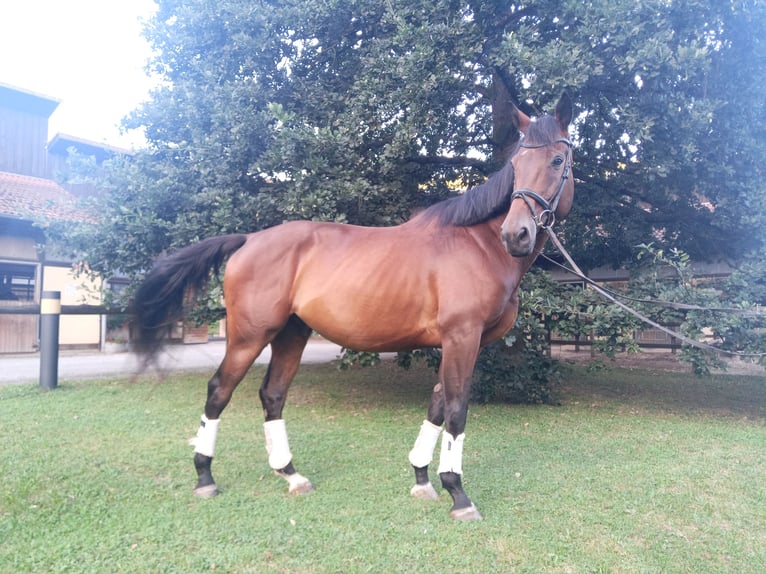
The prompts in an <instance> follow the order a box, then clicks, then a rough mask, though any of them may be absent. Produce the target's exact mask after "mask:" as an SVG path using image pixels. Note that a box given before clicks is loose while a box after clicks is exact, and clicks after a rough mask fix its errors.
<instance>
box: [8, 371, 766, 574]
mask: <svg viewBox="0 0 766 574" xmlns="http://www.w3.org/2000/svg"><path fill="white" fill-rule="evenodd" d="M262 373H263V371H262V370H261V369H255V370H254V372H253V373H252V374H251V375H250V376H249V377H248V379H247V380H246V381H245V382H243V384H242V385H241V387H240V388H239V389H238V391H237V393H236V394H235V395H234V399H233V401H232V403H231V405H230V406H229V408H228V409H227V410H226V412H225V413H224V417H223V421H222V423H221V430H220V433H219V438H218V448H217V451H216V461H215V463H214V473H215V475H216V478H217V481H218V484H219V486H220V487H221V489H222V491H223V492H222V494H221V495H220V496H218V497H216V498H214V499H210V500H199V499H196V498H194V497H193V496H192V487H193V486H194V483H195V473H194V469H193V466H192V461H191V459H192V447H190V446H188V444H187V440H188V439H189V437H191V436H192V435H193V434H194V433H195V432H196V428H197V424H198V420H199V415H200V413H201V411H202V406H203V400H204V395H205V385H206V382H207V379H206V377H205V376H202V375H198V374H195V375H187V376H177V377H172V378H170V379H169V380H167V381H164V382H158V381H156V380H152V379H150V378H147V379H144V380H143V381H142V382H138V383H130V382H128V381H126V380H113V381H108V380H107V381H88V382H78V383H66V384H63V385H61V387H60V388H59V389H58V390H56V391H54V392H42V391H40V390H38V388H37V387H36V386H34V385H28V386H11V387H5V388H0V437H1V439H2V447H3V448H2V456H1V457H0V470H1V471H2V480H0V572H3V573H5V572H14V573H16V572H41V573H42V572H46V573H47V572H105V573H107V572H108V573H115V572H127V573H133V572H184V573H189V572H209V571H217V572H236V573H239V572H285V573H287V572H290V573H314V572H316V573H319V572H386V573H389V572H418V573H424V572H425V573H428V572H445V571H446V572H530V573H537V572H561V573H569V572H572V573H584V572H615V573H623V572H624V573H639V572H646V573H651V572H657V573H660V572H661V573H670V572H678V573H702V572H726V573H730V572H732V573H734V572H735V573H749V572H752V573H754V574H755V573H758V574H761V573H763V572H765V571H766V480H764V479H765V478H766V424H765V423H766V379H764V378H763V377H734V376H718V377H715V378H710V379H704V380H696V379H693V378H691V377H689V376H688V375H684V374H679V373H664V372H649V371H638V370H635V371H629V370H620V369H610V370H607V371H602V372H598V373H589V372H588V371H587V370H586V369H584V368H582V367H577V368H575V367H570V368H568V369H567V370H566V376H565V381H564V383H563V385H562V387H561V388H560V389H559V391H558V397H557V398H558V400H559V401H560V403H561V404H560V405H559V406H511V405H488V406H478V405H476V406H472V408H471V411H470V413H469V426H468V429H467V439H466V444H465V457H464V470H465V476H464V481H465V486H466V490H467V492H468V493H469V495H470V496H471V497H472V498H473V499H474V501H475V502H476V504H477V506H478V507H479V509H480V511H481V512H482V513H483V515H484V517H485V520H484V521H482V522H477V523H466V524H464V523H454V522H453V521H452V520H451V519H450V518H449V514H448V510H449V507H450V501H449V497H448V495H446V493H442V499H441V500H440V501H438V502H426V501H421V500H415V499H412V498H410V497H409V494H408V491H409V488H410V486H411V485H412V483H413V476H412V472H411V469H410V467H409V463H408V462H407V453H408V452H409V449H410V448H411V446H412V442H413V441H414V439H415V436H416V435H417V431H418V428H419V426H420V423H421V421H422V419H423V417H424V414H425V408H426V405H427V401H428V397H429V394H430V389H431V385H432V384H433V377H434V376H433V374H432V373H430V372H428V371H427V370H424V369H422V368H417V369H413V370H412V371H409V372H407V371H401V370H398V369H396V368H395V367H393V366H392V365H389V364H384V365H382V366H380V367H378V368H374V369H366V370H352V371H349V372H339V371H337V370H336V369H335V367H334V366H332V365H323V366H311V367H306V368H304V369H303V370H302V372H301V374H299V376H298V378H297V379H296V381H295V384H294V386H293V389H292V390H291V396H290V399H289V400H288V408H287V409H286V413H285V415H286V418H287V424H288V431H289V433H290V437H291V446H292V451H293V454H294V456H295V459H294V460H295V464H296V467H297V468H298V471H299V472H301V473H302V474H305V475H306V476H308V477H309V478H310V479H311V480H312V481H313V482H314V484H315V485H316V487H317V491H316V492H315V493H313V494H311V495H308V496H303V497H293V496H289V495H287V493H286V483H285V482H284V481H282V480H281V479H277V478H276V477H274V476H273V475H272V474H271V472H270V470H269V467H268V464H267V461H266V454H265V449H264V446H263V431H262V426H261V424H262V415H261V408H260V402H259V400H258V393H257V390H258V381H259V380H260V377H261V375H262Z"/></svg>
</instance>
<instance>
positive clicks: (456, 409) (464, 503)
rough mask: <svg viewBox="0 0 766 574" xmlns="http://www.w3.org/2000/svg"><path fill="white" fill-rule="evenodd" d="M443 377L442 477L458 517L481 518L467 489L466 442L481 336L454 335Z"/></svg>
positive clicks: (448, 343) (444, 356)
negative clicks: (473, 380)
mask: <svg viewBox="0 0 766 574" xmlns="http://www.w3.org/2000/svg"><path fill="white" fill-rule="evenodd" d="M442 352H443V354H442V362H441V366H440V368H439V379H440V381H441V383H442V385H443V387H444V433H443V434H442V445H441V452H440V454H439V469H438V473H439V477H440V478H441V481H442V486H443V487H444V489H445V490H446V491H447V492H449V493H450V496H451V497H452V502H453V504H452V508H451V509H450V515H451V516H452V518H454V519H455V520H481V518H482V516H481V514H480V513H479V511H478V510H477V509H476V507H475V506H474V504H473V502H471V499H470V498H468V495H467V494H466V493H465V491H464V490H463V479H462V477H463V442H464V440H465V426H466V420H467V418H468V399H469V397H470V394H471V376H472V374H473V368H474V365H475V363H476V357H477V356H478V354H479V338H478V337H476V338H475V340H474V339H466V338H453V339H450V340H448V341H446V342H445V344H444V345H443V347H442Z"/></svg>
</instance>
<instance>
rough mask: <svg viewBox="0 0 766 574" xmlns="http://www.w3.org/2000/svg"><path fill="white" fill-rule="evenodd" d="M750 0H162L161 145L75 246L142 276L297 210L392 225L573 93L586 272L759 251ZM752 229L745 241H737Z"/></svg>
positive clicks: (117, 184) (763, 76)
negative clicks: (515, 110)
mask: <svg viewBox="0 0 766 574" xmlns="http://www.w3.org/2000/svg"><path fill="white" fill-rule="evenodd" d="M765 12H766V11H764V10H763V9H762V7H761V6H760V4H759V3H758V2H753V1H750V0H738V1H736V2H724V3H722V2H717V1H714V0H694V1H692V2H684V3H667V2H660V1H649V2H641V3H635V2H633V1H632V0H619V1H614V0H608V1H607V0H599V1H597V2H588V3H585V4H583V3H581V2H563V3H561V2H551V1H550V0H535V1H534V2H529V3H526V4H524V5H519V4H514V3H499V2H487V1H479V2H471V3H468V4H461V3H456V2H454V1H452V0H437V1H434V0H429V1H428V2H426V1H424V0H417V1H414V2H413V1H412V0H407V1H406V2H405V1H404V0H391V1H388V2H379V1H378V0H354V1H353V2H350V1H348V0H339V1H337V2H330V3H327V2H317V1H315V0H312V1H309V2H306V1H301V2H296V1H287V2H257V3H253V2H251V1H249V0H222V1H220V2H210V1H209V0H190V1H189V2H184V3H179V2H177V1H176V0H161V1H160V2H158V11H157V13H156V15H155V16H154V17H153V18H152V19H150V20H149V21H148V22H147V25H146V31H145V33H146V37H147V38H148V40H149V41H150V42H151V44H152V45H153V47H154V48H155V57H154V59H153V61H152V62H151V63H150V65H149V68H150V69H151V71H153V72H154V73H156V74H158V75H159V76H160V77H161V78H162V79H163V82H162V84H161V85H160V86H159V87H158V88H157V89H156V90H155V92H154V93H153V94H152V96H151V98H150V99H149V101H147V102H146V104H144V105H143V106H142V107H141V108H139V109H138V110H136V111H135V112H134V113H133V114H132V116H131V117H130V119H129V120H128V121H127V122H126V127H128V128H141V129H143V130H144V131H145V133H146V137H147V139H148V142H149V146H148V148H147V149H145V150H141V151H139V152H138V153H137V154H136V156H135V157H134V158H132V160H131V161H121V160H119V161H115V162H112V164H111V165H109V166H108V168H109V169H107V173H106V175H105V176H104V179H105V181H103V182H102V183H101V188H102V189H103V191H104V194H105V197H104V198H102V199H101V200H100V201H98V202H97V205H95V206H93V207H94V214H95V218H96V221H94V222H93V225H88V226H86V228H85V229H81V230H79V231H76V232H74V231H72V230H70V236H72V237H71V238H72V239H73V240H75V239H77V240H79V241H77V245H78V247H79V248H80V249H81V251H82V254H83V257H87V258H88V261H89V262H90V264H91V267H92V268H93V269H94V270H96V271H98V272H100V273H105V274H107V275H109V274H112V273H116V272H118V271H119V272H120V273H125V274H128V275H129V276H133V275H137V274H138V273H140V271H141V270H143V269H146V267H147V266H148V264H149V262H150V261H151V259H152V258H153V257H154V256H156V255H157V254H159V253H162V252H163V251H165V250H167V249H172V248H174V247H177V246H180V245H184V244H188V243H190V242H193V241H195V240H197V239H199V238H202V237H207V236H210V235H214V234H219V233H225V232H235V231H254V230H257V229H260V228H263V227H266V226H270V225H274V224H278V223H281V222H282V221H284V220H286V219H297V218H301V219H321V220H331V221H347V222H351V223H361V224H368V225H370V224H371V225H389V224H393V223H398V222H401V221H402V220H404V219H406V218H407V217H408V216H409V214H410V213H411V210H412V209H413V208H416V207H418V206H421V205H423V204H427V203H431V202H433V201H435V200H438V199H441V198H443V197H445V196H446V194H447V193H448V187H447V184H448V182H454V181H457V180H460V181H463V182H464V183H466V184H471V183H476V182H477V181H479V180H480V179H481V178H483V177H484V176H485V175H486V174H487V173H488V172H490V171H493V170H494V169H496V168H497V167H498V163H499V162H500V161H502V159H503V158H504V157H505V154H506V153H507V151H508V146H509V145H511V144H512V143H513V141H514V140H515V134H513V133H512V129H511V128H510V119H509V113H508V104H507V102H508V100H509V98H512V99H513V98H515V99H516V100H518V102H519V105H520V106H521V107H522V108H523V109H524V110H525V111H526V112H529V113H537V112H539V111H540V110H542V109H544V108H545V107H546V106H550V105H551V104H552V103H553V102H554V101H555V99H556V98H557V97H558V95H559V93H560V92H561V90H562V89H564V88H569V89H570V90H571V91H572V92H573V95H574V96H575V100H576V102H577V106H578V110H579V112H580V114H579V116H578V118H577V119H576V125H575V130H574V131H575V140H576V142H577V158H576V171H575V175H576V177H577V180H578V182H577V189H578V197H579V198H583V199H582V200H579V199H578V200H577V201H576V202H575V207H574V211H573V213H572V214H571V216H570V219H569V220H568V222H567V223H566V225H565V229H564V230H563V231H564V235H565V236H566V239H567V244H568V245H569V246H570V247H571V249H572V251H573V252H574V253H575V255H576V257H577V259H578V261H580V262H581V264H582V265H584V266H585V267H586V268H588V267H592V266H594V265H597V264H605V263H611V264H614V265H618V264H621V263H623V262H625V261H629V260H632V259H633V258H634V256H635V245H637V244H639V243H642V242H643V243H647V242H649V241H658V242H660V243H661V244H662V245H660V246H661V247H663V248H666V247H667V246H668V245H677V246H678V247H679V248H681V249H683V250H685V251H686V252H687V253H689V254H690V255H691V256H692V257H694V258H712V257H717V256H721V255H725V256H727V257H729V256H732V255H734V256H735V257H738V256H739V255H740V254H743V253H745V252H747V251H749V250H753V249H758V248H761V247H762V246H763V245H764V241H766V238H764V234H763V231H762V230H763V229H766V208H765V207H764V206H766V196H764V194H766V186H764V185H763V182H762V178H761V177H760V175H759V172H758V170H757V169H754V166H758V165H762V164H763V163H764V155H763V154H764V148H763V146H762V145H761V142H762V141H763V126H764V125H766V121H764V120H765V119H766V118H764V114H766V111H765V110H766V105H765V104H764V100H763V98H762V97H761V96H762V94H761V93H760V90H761V86H762V85H763V84H764V82H766V57H764V54H765V51H766V48H764V41H763V37H764V36H763V34H760V33H759V32H758V31H759V30H763V29H764V28H766V14H765ZM740 229H749V230H751V231H752V233H748V234H745V235H743V234H741V233H739V230H740Z"/></svg>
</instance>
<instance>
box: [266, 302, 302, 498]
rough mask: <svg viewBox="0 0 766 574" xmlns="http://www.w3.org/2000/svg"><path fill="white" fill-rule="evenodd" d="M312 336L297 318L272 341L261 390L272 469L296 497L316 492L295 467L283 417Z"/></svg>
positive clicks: (267, 447)
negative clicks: (290, 391)
mask: <svg viewBox="0 0 766 574" xmlns="http://www.w3.org/2000/svg"><path fill="white" fill-rule="evenodd" d="M310 335H311V329H310V328H309V327H308V326H307V325H306V324H305V323H304V322H303V321H301V320H300V319H299V318H298V317H296V316H295V315H293V316H292V317H291V318H290V320H289V321H288V322H287V325H285V327H284V328H283V329H282V330H281V331H280V332H279V334H278V335H277V336H276V337H275V338H274V340H273V341H272V342H271V361H270V363H269V368H268V369H267V371H266V375H265V377H264V378H263V383H262V384H261V390H260V396H261V403H262V404H263V411H264V416H265V419H266V422H265V423H264V425H263V429H264V434H265V435H266V451H267V452H268V454H269V466H271V468H272V469H273V470H274V472H275V473H276V474H277V475H278V476H281V477H282V478H284V479H285V480H287V482H288V484H289V487H288V491H289V492H290V493H292V494H304V493H307V492H311V491H312V490H314V487H313V486H312V484H311V482H310V481H309V480H308V479H307V478H306V477H304V476H302V475H300V474H298V472H296V470H295V467H294V466H293V462H292V453H291V452H290V445H289V442H288V440H287V430H286V427H285V421H284V419H283V418H282V409H283V408H284V406H285V400H286V399H287V390H288V388H289V387H290V383H291V382H292V380H293V377H294V376H295V373H297V372H298V367H299V366H300V362H301V355H302V354H303V350H304V349H305V347H306V343H307V342H308V339H309V336H310Z"/></svg>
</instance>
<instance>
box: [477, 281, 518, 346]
mask: <svg viewBox="0 0 766 574" xmlns="http://www.w3.org/2000/svg"><path fill="white" fill-rule="evenodd" d="M518 313H519V296H518V291H517V290H516V289H514V290H513V291H512V292H511V294H510V295H506V296H504V297H503V298H502V299H501V300H500V301H499V302H498V306H497V308H496V311H495V313H493V314H492V315H491V316H490V317H489V318H488V321H487V323H486V325H485V328H484V332H483V334H482V344H488V343H491V342H493V341H496V340H498V339H499V338H501V337H503V336H504V335H505V334H506V333H507V332H508V331H510V330H511V328H513V325H514V323H515V322H516V317H517V316H518Z"/></svg>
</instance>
